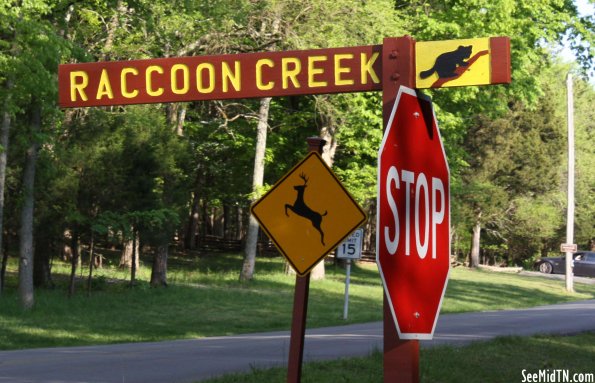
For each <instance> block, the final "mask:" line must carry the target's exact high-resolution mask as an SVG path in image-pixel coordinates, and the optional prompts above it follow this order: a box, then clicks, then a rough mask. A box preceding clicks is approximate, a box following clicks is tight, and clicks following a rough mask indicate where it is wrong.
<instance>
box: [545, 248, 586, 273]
mask: <svg viewBox="0 0 595 383" xmlns="http://www.w3.org/2000/svg"><path fill="white" fill-rule="evenodd" d="M572 260H573V265H574V267H573V272H574V275H576V276H577V277H595V251H577V252H576V253H573V254H572ZM535 268H536V269H537V270H539V271H540V272H542V273H544V274H566V257H564V256H563V257H547V258H541V259H539V260H537V262H535Z"/></svg>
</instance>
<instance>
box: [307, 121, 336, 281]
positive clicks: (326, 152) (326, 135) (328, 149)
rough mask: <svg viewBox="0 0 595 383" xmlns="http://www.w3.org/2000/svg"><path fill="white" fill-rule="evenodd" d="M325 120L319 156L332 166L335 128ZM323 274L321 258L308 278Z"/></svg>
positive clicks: (315, 278) (318, 277)
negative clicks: (324, 142) (323, 141)
mask: <svg viewBox="0 0 595 383" xmlns="http://www.w3.org/2000/svg"><path fill="white" fill-rule="evenodd" d="M325 120H328V121H327V123H326V124H325V126H324V127H323V128H321V129H320V138H322V139H323V140H325V141H326V145H324V148H323V149H322V155H321V157H322V159H323V160H324V162H326V164H327V165H328V166H329V167H332V166H333V162H334V159H335V152H336V151H337V139H336V138H335V134H336V128H335V127H334V126H333V125H334V124H333V122H332V119H330V118H325ZM325 276H326V271H325V268H324V259H323V260H322V261H320V262H318V264H317V265H316V266H314V268H313V269H312V271H311V273H310V279H311V280H313V281H319V280H321V279H324V278H325Z"/></svg>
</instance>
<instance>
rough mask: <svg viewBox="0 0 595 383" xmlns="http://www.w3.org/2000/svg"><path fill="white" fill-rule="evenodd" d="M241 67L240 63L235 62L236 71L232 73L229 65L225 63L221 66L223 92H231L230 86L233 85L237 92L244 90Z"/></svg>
mask: <svg viewBox="0 0 595 383" xmlns="http://www.w3.org/2000/svg"><path fill="white" fill-rule="evenodd" d="M240 70H241V67H240V62H239V61H234V70H233V72H232V71H231V68H230V67H229V64H228V63H226V62H225V61H223V63H222V64H221V76H222V77H223V92H225V93H226V92H228V91H229V84H230V83H231V85H233V88H234V89H235V91H236V92H239V91H240V90H242V81H241V71H240Z"/></svg>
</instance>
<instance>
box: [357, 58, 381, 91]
mask: <svg viewBox="0 0 595 383" xmlns="http://www.w3.org/2000/svg"><path fill="white" fill-rule="evenodd" d="M378 56H379V53H378V52H374V53H372V56H371V57H370V58H369V59H368V57H367V55H366V54H365V53H361V54H360V59H361V66H360V75H361V81H362V84H364V85H365V84H367V83H368V75H369V76H370V78H371V79H372V82H373V83H374V84H379V83H380V79H379V78H378V74H377V73H376V71H375V70H374V68H373V66H374V63H375V62H376V60H377V59H378Z"/></svg>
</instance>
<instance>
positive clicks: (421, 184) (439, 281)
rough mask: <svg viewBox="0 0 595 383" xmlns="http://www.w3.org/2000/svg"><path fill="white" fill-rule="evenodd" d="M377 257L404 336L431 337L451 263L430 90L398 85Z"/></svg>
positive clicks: (383, 153)
mask: <svg viewBox="0 0 595 383" xmlns="http://www.w3.org/2000/svg"><path fill="white" fill-rule="evenodd" d="M378 162H379V163H378V203H377V206H378V215H377V219H378V221H377V226H376V232H377V235H376V251H377V253H376V262H377V263H378V268H379V270H380V275H381V277H382V282H383V284H384V290H385V291H386V295H387V297H388V302H389V304H390V308H391V311H392V315H393V318H394V320H395V324H396V327H397V331H398V333H399V337H400V338H401V339H431V338H432V335H433V333H434V328H435V327H436V322H437V319H438V312H439V311H440V306H441V304H442V298H443V296H444V291H445V290H446V283H447V280H448V273H449V270H450V256H449V254H450V186H449V185H450V184H449V170H448V163H447V162H446V156H445V153H444V148H443V146H442V140H441V139H440V132H439V131H438V125H437V124H436V116H435V115H434V111H433V108H432V102H431V100H430V99H429V98H427V97H424V96H421V95H418V94H416V92H415V91H414V90H412V89H409V88H406V87H403V86H402V87H401V88H400V89H399V93H398V94H397V100H396V102H395V106H394V107H393V110H392V113H391V116H390V119H389V122H388V126H387V128H386V131H385V133H384V138H383V139H382V144H381V145H380V150H379V153H378Z"/></svg>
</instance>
